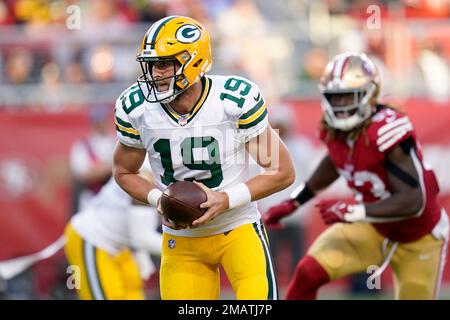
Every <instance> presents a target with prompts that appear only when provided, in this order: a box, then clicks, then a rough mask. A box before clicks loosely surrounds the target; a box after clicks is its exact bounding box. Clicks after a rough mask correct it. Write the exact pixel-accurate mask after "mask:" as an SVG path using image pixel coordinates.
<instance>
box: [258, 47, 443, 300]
mask: <svg viewBox="0 0 450 320" xmlns="http://www.w3.org/2000/svg"><path fill="white" fill-rule="evenodd" d="M379 90H380V83H379V77H378V72H377V69H376V67H375V65H374V64H373V63H372V62H371V61H370V60H369V59H368V58H367V56H366V55H365V54H360V53H343V54H340V55H337V56H336V57H335V58H334V59H333V60H332V61H331V62H330V63H329V64H328V65H327V67H326V69H325V71H324V74H323V76H322V78H321V81H320V91H321V93H322V95H323V98H322V108H323V119H322V129H321V138H322V140H323V142H324V143H325V144H326V146H327V150H328V154H327V155H326V156H325V157H324V158H323V160H322V161H321V162H320V164H319V166H318V167H317V169H316V170H315V172H314V173H313V174H312V176H311V177H310V178H309V179H308V180H307V182H306V183H305V184H303V185H300V186H299V188H298V190H297V191H296V192H294V193H293V194H292V197H291V199H289V200H285V201H284V202H282V203H281V204H279V205H277V206H274V207H272V208H270V209H269V210H268V211H267V212H266V213H265V215H264V221H265V223H266V225H267V226H269V227H270V226H275V227H277V226H279V225H280V222H279V221H280V220H281V219H282V218H283V217H285V216H287V215H289V214H291V213H292V212H294V211H295V210H296V209H297V208H298V207H299V206H300V205H302V204H304V203H306V202H307V201H308V200H310V199H311V198H313V197H314V196H315V195H316V194H317V193H318V192H320V191H322V190H323V189H324V188H326V187H328V186H329V185H331V184H332V183H333V182H334V181H335V180H336V179H337V178H338V177H339V176H340V175H342V176H343V177H344V178H345V179H346V181H347V184H348V186H349V188H351V189H352V190H353V191H354V197H355V201H342V200H324V201H321V202H319V204H318V205H317V206H318V208H319V211H320V214H321V216H322V218H323V220H324V222H325V223H326V224H329V225H332V226H330V227H329V228H328V229H327V230H326V231H325V232H323V233H322V234H321V235H320V236H319V237H318V238H317V239H316V240H315V241H314V243H313V244H312V245H311V247H310V248H309V250H308V252H307V254H306V256H305V257H304V258H303V259H302V260H301V261H300V262H299V263H298V265H297V269H296V272H295V274H294V276H293V279H292V281H291V283H290V285H289V288H288V292H287V295H286V298H287V299H315V298H316V295H317V291H318V289H319V288H320V287H321V286H322V285H324V284H326V283H327V282H329V281H333V280H336V279H339V278H342V277H345V276H348V275H351V274H355V273H358V272H364V271H366V270H367V268H368V267H369V266H378V268H377V269H378V270H377V271H376V276H378V277H379V276H380V275H381V272H383V270H384V269H385V268H386V267H387V265H388V264H390V266H391V267H392V270H393V272H394V288H395V298H396V299H433V298H437V297H438V294H439V288H440V283H441V277H442V272H443V268H444V264H445V256H446V250H447V241H448V236H449V224H448V216H447V214H446V212H445V210H444V209H443V208H442V207H441V206H440V205H439V203H438V201H437V195H438V193H439V187H438V184H437V181H436V177H435V175H434V173H433V171H431V169H430V168H429V167H428V166H427V165H426V164H425V163H424V162H423V158H422V151H421V147H420V145H419V143H418V141H417V138H416V135H415V133H414V129H413V126H412V123H411V122H410V120H409V119H408V117H407V116H406V115H405V114H403V113H401V112H399V111H397V110H395V109H393V108H392V107H390V106H387V105H381V104H378V101H377V98H378V93H379ZM374 275H375V274H374Z"/></svg>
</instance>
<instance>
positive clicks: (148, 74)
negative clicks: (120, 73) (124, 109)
mask: <svg viewBox="0 0 450 320" xmlns="http://www.w3.org/2000/svg"><path fill="white" fill-rule="evenodd" d="M181 59H182V60H185V61H187V62H185V63H180V61H179V59H177V57H174V56H172V57H161V58H149V57H140V56H138V57H137V59H136V60H137V61H138V62H139V64H140V66H141V69H142V75H141V76H140V77H139V78H138V80H137V82H138V84H139V87H140V89H141V91H142V93H143V95H144V98H145V100H147V101H148V102H161V103H169V102H171V101H173V100H174V99H175V98H176V97H177V96H178V95H180V94H181V93H183V92H184V91H186V90H187V89H188V87H189V81H188V80H187V79H186V77H185V76H184V69H185V67H186V66H187V65H188V64H189V62H190V61H192V57H190V55H189V53H188V52H184V53H182V54H181ZM157 62H158V63H171V64H172V66H173V73H172V75H170V76H168V77H165V78H159V79H155V78H154V77H153V72H152V70H153V65H154V64H155V63H157ZM168 79H170V83H169V87H168V89H167V90H165V91H162V92H160V91H158V85H160V83H165V82H166V81H167V80H168ZM143 84H145V87H144V88H143V87H142V85H143Z"/></svg>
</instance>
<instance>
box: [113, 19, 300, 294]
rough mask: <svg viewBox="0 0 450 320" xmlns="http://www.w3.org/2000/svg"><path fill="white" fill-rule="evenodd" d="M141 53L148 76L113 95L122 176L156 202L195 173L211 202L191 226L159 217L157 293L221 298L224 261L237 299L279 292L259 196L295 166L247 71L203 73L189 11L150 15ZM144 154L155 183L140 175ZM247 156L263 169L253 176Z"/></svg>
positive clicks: (117, 173)
mask: <svg viewBox="0 0 450 320" xmlns="http://www.w3.org/2000/svg"><path fill="white" fill-rule="evenodd" d="M137 61H138V62H139V63H140V65H141V68H142V72H143V73H142V76H141V77H139V79H138V83H137V84H133V85H132V86H130V87H129V88H128V89H126V90H125V91H124V93H123V94H122V95H121V96H120V97H119V98H118V99H117V103H116V117H115V120H116V128H117V136H118V139H119V141H120V142H119V143H118V144H117V147H116V149H115V154H114V164H113V172H114V177H115V179H116V181H117V182H118V183H119V185H120V186H121V187H123V188H124V190H126V191H127V192H128V193H129V194H130V195H132V196H133V197H134V198H136V199H138V200H139V201H142V202H148V203H150V204H152V205H153V206H156V205H157V204H158V201H159V199H160V197H161V194H162V192H161V190H164V189H165V188H166V187H167V185H169V184H170V183H171V182H174V181H177V180H178V181H180V180H188V181H196V182H197V183H198V185H199V186H201V187H202V189H203V190H204V191H205V192H206V195H207V201H206V202H205V203H203V204H201V208H204V209H207V210H206V212H205V213H204V214H203V215H202V216H201V217H200V218H199V219H197V220H195V221H194V222H193V223H192V227H191V228H186V229H179V228H177V227H176V225H175V224H174V223H173V222H169V221H168V220H166V219H164V218H163V248H162V261H161V272H160V274H161V278H160V287H161V298H162V299H177V300H178V299H218V298H219V297H220V273H219V266H220V265H221V266H222V267H223V269H224V270H225V272H226V274H227V276H228V279H229V282H230V283H231V285H232V287H233V290H234V292H235V294H236V298H237V299H258V300H264V299H270V300H273V299H277V295H278V292H277V285H276V280H275V273H274V269H273V263H272V259H271V255H270V250H269V244H268V242H267V237H266V234H265V231H264V228H263V225H262V222H261V215H260V213H259V211H258V209H257V206H256V203H255V202H254V201H256V200H259V199H261V198H263V197H266V196H269V195H271V194H273V193H275V192H277V191H281V190H283V189H284V188H286V187H288V186H289V185H291V184H292V183H293V182H294V179H295V171H294V168H293V166H292V162H291V159H290V156H289V152H288V151H287V149H286V146H285V145H284V144H283V142H282V141H281V140H280V139H279V137H278V135H276V133H275V132H274V131H273V129H272V128H271V127H270V125H269V121H268V116H267V108H266V103H265V100H264V98H263V96H262V94H261V92H260V90H259V88H258V86H257V85H256V84H255V83H253V82H251V81H250V80H248V79H245V78H242V77H237V76H215V75H211V76H210V75H206V73H207V72H208V71H209V70H210V68H211V64H212V57H211V46H210V37H209V32H208V30H207V29H206V28H205V27H204V26H203V25H202V24H200V23H199V22H198V21H196V20H194V19H192V18H189V17H184V16H169V17H166V18H163V19H161V20H159V21H157V22H156V23H154V24H153V25H152V26H151V27H150V29H149V30H148V31H147V33H146V34H145V36H144V39H143V41H142V46H141V49H140V52H139V54H138V56H137ZM147 153H148V156H149V159H150V165H151V167H152V171H153V173H154V174H155V177H156V178H155V185H152V184H151V183H149V182H148V181H146V180H144V179H142V178H140V177H139V175H138V174H137V171H138V169H139V168H140V166H141V165H142V162H143V161H144V160H145V155H146V154H147ZM249 156H251V157H252V158H253V159H254V160H255V161H256V162H257V163H258V164H259V165H260V166H262V167H263V168H264V169H265V172H264V173H263V174H259V175H256V176H255V177H250V170H249V160H248V158H249ZM155 186H156V187H155ZM212 247H213V248H214V249H213V250H211V248H212ZM193 248H195V249H193Z"/></svg>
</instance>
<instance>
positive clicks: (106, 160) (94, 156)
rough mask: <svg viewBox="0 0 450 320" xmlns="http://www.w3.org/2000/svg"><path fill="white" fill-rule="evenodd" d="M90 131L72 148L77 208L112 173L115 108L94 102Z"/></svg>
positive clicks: (75, 203) (72, 167)
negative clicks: (112, 124)
mask: <svg viewBox="0 0 450 320" xmlns="http://www.w3.org/2000/svg"><path fill="white" fill-rule="evenodd" d="M88 116H89V122H90V124H91V130H90V132H89V133H88V134H87V135H86V136H85V137H83V138H80V139H78V140H77V141H75V143H74V144H73V146H72V148H71V150H70V169H71V173H72V177H73V199H72V201H73V209H72V212H78V211H80V210H83V209H85V207H86V205H87V204H88V203H89V201H90V200H91V198H92V197H93V196H94V195H95V194H97V193H98V192H99V191H100V189H101V188H102V187H103V185H104V184H105V183H106V182H107V181H108V180H109V178H110V177H111V175H112V172H111V170H112V154H113V150H114V146H115V144H116V139H115V137H114V135H113V134H111V133H112V131H111V120H110V117H111V116H112V115H111V108H110V107H109V106H107V105H97V106H93V107H92V108H90V109H89V110H88Z"/></svg>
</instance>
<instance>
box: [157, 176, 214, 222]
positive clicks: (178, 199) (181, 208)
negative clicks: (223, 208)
mask: <svg viewBox="0 0 450 320" xmlns="http://www.w3.org/2000/svg"><path fill="white" fill-rule="evenodd" d="M206 200H207V196H206V193H205V191H203V189H202V188H200V187H199V186H198V185H196V184H195V183H194V182H190V181H177V182H173V183H171V184H170V185H169V186H168V187H167V188H166V190H164V192H163V194H162V196H161V203H160V204H161V210H162V213H163V215H164V216H165V217H166V218H167V219H169V220H171V221H173V222H174V223H175V224H176V225H177V226H178V227H180V228H187V227H189V226H191V224H192V221H194V220H197V219H198V218H200V217H201V216H202V215H203V214H204V213H205V212H206V209H201V208H200V205H201V204H202V203H203V202H205V201H206Z"/></svg>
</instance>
